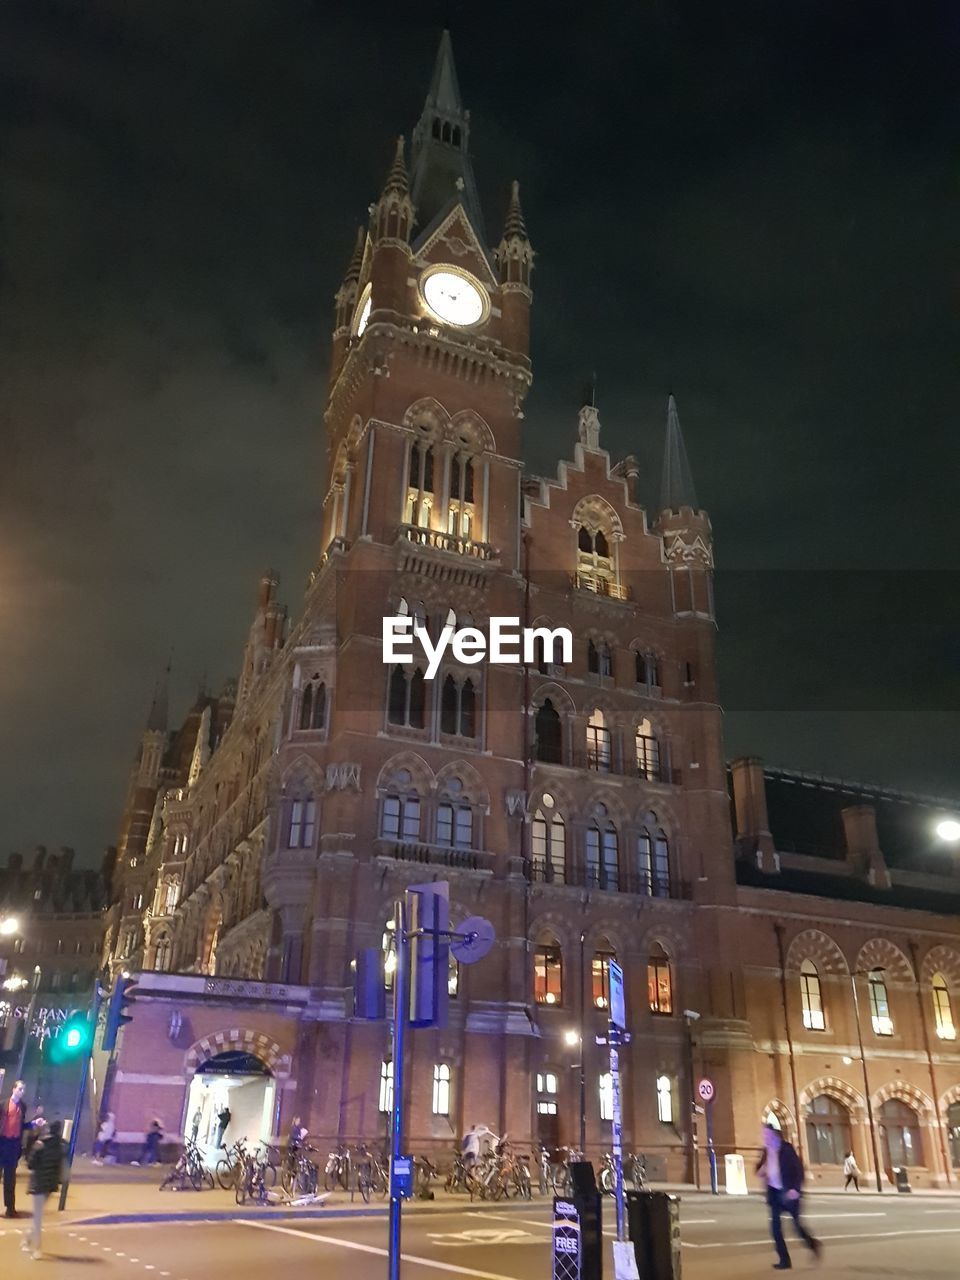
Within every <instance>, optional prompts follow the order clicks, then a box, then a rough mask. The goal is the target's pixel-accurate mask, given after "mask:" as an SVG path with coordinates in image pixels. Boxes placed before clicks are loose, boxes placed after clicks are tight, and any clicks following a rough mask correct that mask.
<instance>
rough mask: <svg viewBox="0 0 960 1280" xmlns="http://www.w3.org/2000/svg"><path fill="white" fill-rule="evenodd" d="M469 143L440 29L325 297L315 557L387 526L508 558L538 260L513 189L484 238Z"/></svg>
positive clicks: (387, 536)
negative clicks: (498, 222)
mask: <svg viewBox="0 0 960 1280" xmlns="http://www.w3.org/2000/svg"><path fill="white" fill-rule="evenodd" d="M469 138H470V114H469V112H468V111H466V110H464V107H463V104H462V102H461V98H460V89H459V85H458V83H457V75H456V70H455V68H454V63H453V51H452V47H451V43H450V36H449V33H447V32H444V34H443V37H442V39H441V42H440V49H439V52H438V54H437V60H436V65H435V67H434V72H433V78H432V81H431V84H430V89H429V92H428V94H427V98H426V102H425V104H424V108H423V113H422V115H421V116H420V119H419V121H418V122H417V124H416V126H415V127H414V130H413V136H412V141H411V143H410V145H409V146H408V145H407V142H406V140H405V139H404V138H403V137H401V138H399V139H398V141H397V144H396V150H395V154H394V157H393V161H392V163H391V165H390V167H389V170H388V172H387V177H386V181H385V183H384V186H383V190H382V191H381V193H380V196H379V199H378V200H377V201H376V202H375V203H374V204H372V205H371V206H370V210H369V221H368V223H367V226H366V228H362V229H361V230H360V232H359V234H358V237H357V243H356V246H355V249H354V253H353V256H352V258H351V261H350V264H349V267H348V269H347V272H346V275H345V277H344V280H343V283H342V284H341V286H340V289H339V290H338V292H337V295H336V317H335V327H334V333H333V350H332V354H331V370H330V388H329V399H328V404H327V410H326V428H327V437H328V451H329V469H328V476H329V490H328V493H327V496H326V499H325V502H324V521H323V546H322V551H323V552H326V551H327V550H328V549H329V548H330V547H331V545H334V546H337V547H341V546H344V547H345V546H347V545H351V544H353V543H355V542H356V541H357V540H358V539H369V540H372V541H373V542H375V543H380V544H383V543H386V542H393V540H394V537H395V534H396V530H397V527H398V525H401V526H408V527H409V530H408V531H409V532H410V533H411V534H412V536H413V538H414V539H415V540H416V541H419V542H421V543H422V542H429V543H430V544H431V545H433V546H437V547H439V548H440V549H446V550H451V551H461V552H462V551H463V550H464V549H465V544H466V543H471V544H475V545H476V547H477V548H478V549H477V550H475V551H474V554H477V555H480V556H483V555H486V554H487V552H486V551H485V550H480V549H479V546H480V544H485V545H486V546H488V547H492V548H494V550H495V551H496V552H497V554H498V555H499V553H500V551H501V550H502V549H503V548H506V547H513V548H516V545H517V521H518V518H519V517H518V512H519V506H520V501H519V494H520V472H519V465H520V423H521V421H522V417H523V413H522V404H523V400H524V397H525V396H526V393H527V391H528V390H529V387H530V383H531V370H530V359H529V320H530V305H531V301H532V293H531V289H530V274H531V269H532V265H533V250H532V248H531V246H530V241H529V239H528V236H527V231H526V225H525V223H524V218H523V212H522V210H521V207H520V196H519V186H518V184H517V183H516V182H514V183H513V187H512V190H511V193H510V196H509V201H508V204H507V211H506V218H505V222H504V228H503V233H502V235H501V237H500V238H499V240H498V241H497V243H496V244H495V245H491V243H490V242H489V241H488V238H487V233H486V230H485V224H484V218H483V213H482V211H481V208H480V201H479V198H478V195H477V185H476V179H475V177H474V173H473V165H472V162H471V159H470V154H469V150H468V144H469ZM398 479H399V480H400V481H401V482H400V484H399V485H398ZM468 490H469V495H468ZM515 559H516V553H515V551H514V556H513V560H515ZM505 567H507V568H509V569H510V570H512V569H514V568H516V567H517V566H516V564H515V563H513V561H511V563H510V564H509V566H505Z"/></svg>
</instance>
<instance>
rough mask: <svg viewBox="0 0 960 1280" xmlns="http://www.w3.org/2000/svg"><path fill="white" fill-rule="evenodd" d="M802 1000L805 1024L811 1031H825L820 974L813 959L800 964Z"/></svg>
mask: <svg viewBox="0 0 960 1280" xmlns="http://www.w3.org/2000/svg"><path fill="white" fill-rule="evenodd" d="M800 1001H801V1003H802V1005H803V1025H804V1026H805V1027H806V1028H807V1029H808V1030H809V1031H823V1030H824V1028H825V1026H826V1022H825V1020H824V1017H823V996H822V994H821V991H820V975H819V974H818V973H817V966H816V965H815V964H814V963H813V961H812V960H804V962H803V964H802V965H801V966H800Z"/></svg>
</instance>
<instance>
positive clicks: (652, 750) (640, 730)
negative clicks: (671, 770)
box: [634, 720, 662, 782]
mask: <svg viewBox="0 0 960 1280" xmlns="http://www.w3.org/2000/svg"><path fill="white" fill-rule="evenodd" d="M634 746H635V750H636V761H637V775H638V777H641V778H646V780H647V781H648V782H661V781H662V776H661V768H660V743H659V741H658V739H657V738H656V736H655V734H654V732H653V727H652V725H651V724H650V721H649V720H641V721H640V723H639V724H638V725H637V731H636V734H635V741H634Z"/></svg>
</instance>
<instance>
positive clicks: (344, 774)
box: [326, 760, 360, 791]
mask: <svg viewBox="0 0 960 1280" xmlns="http://www.w3.org/2000/svg"><path fill="white" fill-rule="evenodd" d="M326 789H327V790H328V791H359V790H360V766H359V765H358V764H353V763H351V762H350V761H346V760H339V761H337V762H336V763H334V764H328V765H327V778H326Z"/></svg>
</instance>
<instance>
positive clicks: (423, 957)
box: [406, 880, 450, 1027]
mask: <svg viewBox="0 0 960 1280" xmlns="http://www.w3.org/2000/svg"><path fill="white" fill-rule="evenodd" d="M449 893H450V887H449V885H448V884H447V883H446V881H443V880H439V881H437V882H436V883H435V884H418V885H410V887H409V888H408V889H407V895H406V898H407V927H408V929H409V931H410V935H411V936H410V950H409V956H410V1025H411V1026H412V1027H445V1026H446V1025H447V1009H448V1002H449V999H450V993H449V988H448V985H447V980H448V975H449V968H450V898H449Z"/></svg>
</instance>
